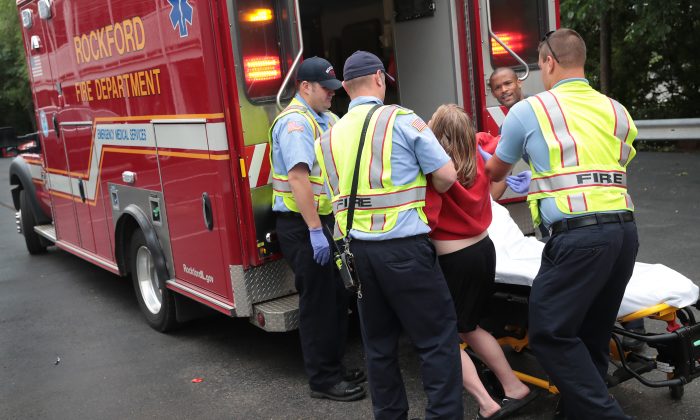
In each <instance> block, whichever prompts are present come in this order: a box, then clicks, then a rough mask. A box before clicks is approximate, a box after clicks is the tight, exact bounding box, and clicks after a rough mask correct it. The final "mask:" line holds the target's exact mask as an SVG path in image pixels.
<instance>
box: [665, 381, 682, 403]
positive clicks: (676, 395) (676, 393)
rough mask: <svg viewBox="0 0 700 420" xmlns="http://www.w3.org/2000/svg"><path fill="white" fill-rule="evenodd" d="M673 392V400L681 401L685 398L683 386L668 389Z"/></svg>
mask: <svg viewBox="0 0 700 420" xmlns="http://www.w3.org/2000/svg"><path fill="white" fill-rule="evenodd" d="M668 388H669V389H670V390H671V399H673V400H680V399H682V398H683V394H684V393H685V387H684V386H683V385H673V386H669V387H668Z"/></svg>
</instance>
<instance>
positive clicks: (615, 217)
mask: <svg viewBox="0 0 700 420" xmlns="http://www.w3.org/2000/svg"><path fill="white" fill-rule="evenodd" d="M632 221H634V213H632V212H631V211H626V212H620V213H594V214H587V215H585V216H578V217H571V218H568V219H563V220H560V221H558V222H554V223H552V226H550V228H549V231H550V232H551V233H552V234H555V233H560V232H566V231H567V230H572V229H578V228H582V227H586V226H594V225H602V224H605V223H625V222H632Z"/></svg>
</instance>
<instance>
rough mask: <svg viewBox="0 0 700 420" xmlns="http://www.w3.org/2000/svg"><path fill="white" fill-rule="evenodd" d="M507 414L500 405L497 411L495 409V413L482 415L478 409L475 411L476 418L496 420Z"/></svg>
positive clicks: (479, 419) (478, 419)
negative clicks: (486, 415)
mask: <svg viewBox="0 0 700 420" xmlns="http://www.w3.org/2000/svg"><path fill="white" fill-rule="evenodd" d="M507 415H508V413H505V412H504V411H503V407H501V408H499V409H498V411H496V412H495V413H493V414H491V415H490V416H488V417H484V416H483V415H482V414H481V412H480V411H477V412H476V420H498V419H502V418H504V417H505V416H507Z"/></svg>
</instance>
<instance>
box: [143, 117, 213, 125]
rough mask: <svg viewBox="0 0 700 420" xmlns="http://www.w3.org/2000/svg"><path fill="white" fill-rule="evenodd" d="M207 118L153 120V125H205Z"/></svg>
mask: <svg viewBox="0 0 700 420" xmlns="http://www.w3.org/2000/svg"><path fill="white" fill-rule="evenodd" d="M206 122H207V119H206V118H182V119H162V120H151V124H205V123H206Z"/></svg>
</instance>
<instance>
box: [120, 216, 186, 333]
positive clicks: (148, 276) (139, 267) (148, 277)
mask: <svg viewBox="0 0 700 420" xmlns="http://www.w3.org/2000/svg"><path fill="white" fill-rule="evenodd" d="M130 257H131V258H130V260H129V261H130V263H131V278H132V280H133V282H134V290H135V291H136V299H137V300H138V301H139V307H140V308H141V312H143V314H144V316H145V317H146V321H147V322H148V325H150V326H151V327H152V328H153V329H155V330H157V331H160V332H167V331H170V330H172V329H173V328H175V327H176V326H177V320H176V318H175V297H174V296H173V292H171V291H170V290H168V289H167V288H166V287H165V281H164V280H163V279H159V278H158V273H157V272H156V268H155V264H154V262H153V255H152V253H151V250H150V249H149V248H148V245H146V238H145V237H144V235H143V232H142V231H141V230H137V231H136V232H134V234H133V236H132V237H131V247H130Z"/></svg>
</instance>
